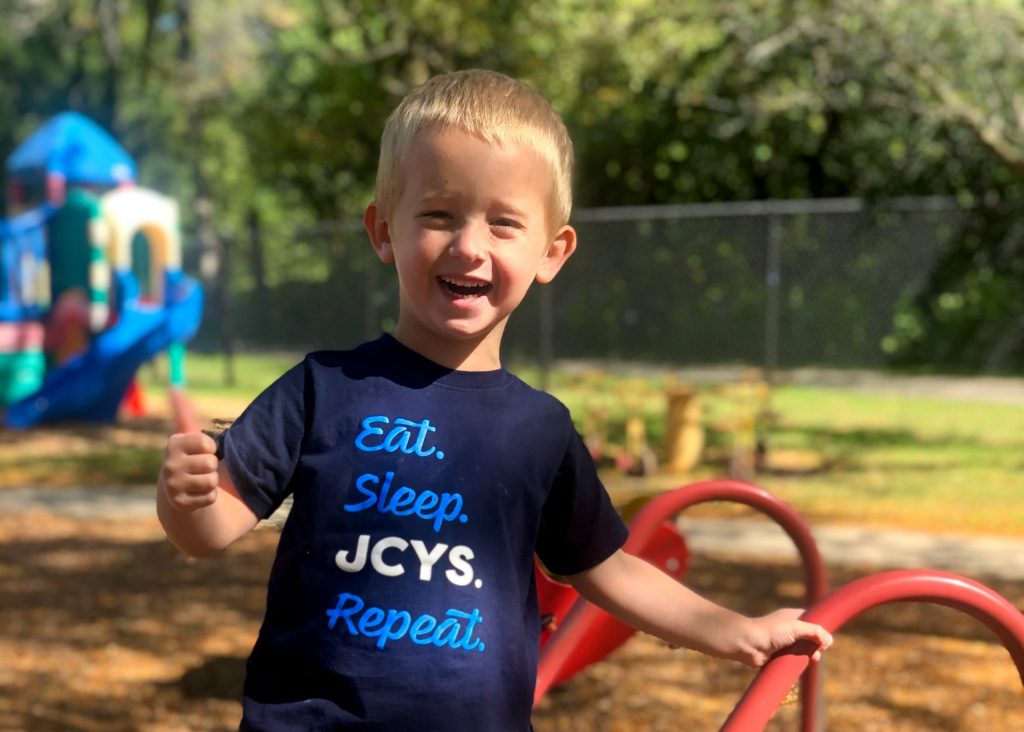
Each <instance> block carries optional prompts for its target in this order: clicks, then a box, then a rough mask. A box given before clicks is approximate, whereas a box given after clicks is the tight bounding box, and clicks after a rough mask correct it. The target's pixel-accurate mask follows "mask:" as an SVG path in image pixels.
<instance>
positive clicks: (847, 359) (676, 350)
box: [197, 198, 969, 373]
mask: <svg viewBox="0 0 1024 732" xmlns="http://www.w3.org/2000/svg"><path fill="white" fill-rule="evenodd" d="M968 215H969V212H968V211H966V210H965V209H963V208H961V207H960V206H958V205H957V204H956V202H955V201H953V200H951V199H946V198H914V199H892V200H883V201H877V202H866V201H863V200H860V199H830V200H822V199H817V200H807V201H766V202H751V203H735V204H697V205H673V206H646V207H629V208H604V209H591V210H581V211H578V212H576V214H575V215H574V218H573V224H574V226H575V227H576V229H577V231H578V233H579V248H578V250H577V253H576V255H575V256H574V257H573V258H572V259H571V260H570V261H569V263H568V264H567V265H566V267H565V269H563V271H562V273H561V274H560V275H559V276H558V278H557V279H556V280H555V282H554V283H553V284H552V285H549V286H546V287H540V286H536V287H534V288H533V289H532V290H531V292H530V294H529V295H528V296H527V298H526V300H525V301H524V303H523V305H522V306H521V308H520V310H519V311H518V312H517V313H516V314H515V315H514V316H513V317H512V320H511V321H510V325H509V328H508V331H507V335H506V339H505V346H504V348H505V356H506V358H507V359H510V360H513V361H516V362H520V363H521V362H533V363H540V364H542V365H544V364H549V363H551V361H552V360H553V359H614V360H626V361H642V362H649V363H657V364H672V365H701V364H705V365H706V364H747V365H755V366H762V367H764V368H765V369H766V370H767V371H768V372H769V373H770V372H771V371H772V370H774V369H776V368H791V367H801V366H824V367H862V368H871V367H879V366H883V365H885V363H886V357H887V354H886V349H885V343H886V337H887V335H888V334H890V333H891V331H892V329H893V319H894V316H895V314H896V312H897V310H898V308H899V306H900V304H901V303H904V302H906V301H907V300H908V299H909V298H912V297H913V296H914V295H915V294H917V293H918V292H919V291H920V289H921V288H922V286H923V285H924V284H925V282H926V280H927V277H928V275H929V273H930V272H931V271H932V269H933V267H934V265H935V264H936V262H937V261H938V260H939V258H940V257H941V255H942V254H943V253H944V252H945V251H946V249H947V248H949V247H951V246H955V244H956V242H957V237H958V235H959V232H960V231H961V230H962V228H963V226H964V223H965V221H966V217H967V216H968ZM256 238H258V239H260V240H262V241H263V242H264V243H263V244H262V246H260V247H259V250H265V251H267V252H275V253H276V255H275V257H270V256H266V257H262V258H261V259H260V263H261V268H257V267H255V266H252V267H249V266H247V254H248V255H251V254H252V253H253V252H254V251H256V250H254V249H253V247H252V246H251V245H250V246H249V247H248V248H247V247H245V246H244V245H243V246H237V247H235V248H234V251H235V255H234V258H233V267H235V268H236V274H235V276H234V280H233V281H234V282H235V283H236V284H240V287H236V288H235V291H234V292H233V293H232V295H231V296H230V297H229V298H228V300H227V303H226V307H227V308H229V309H230V315H231V317H230V319H229V322H231V323H232V324H233V326H232V327H233V330H234V332H233V333H232V334H230V335H231V338H232V340H233V341H235V342H236V343H237V344H238V345H239V346H240V347H243V348H245V349H250V350H289V351H305V350H313V349H317V348H339V347H348V346H351V345H354V344H356V343H358V342H360V341H362V340H364V339H366V338H369V337H375V336H376V335H377V334H379V333H380V332H381V331H382V330H387V329H388V328H390V327H391V326H392V325H393V324H394V322H395V318H396V317H397V310H398V306H397V303H398V297H397V286H396V283H395V279H394V275H393V272H392V271H391V270H390V269H388V268H386V267H384V266H382V265H381V264H380V263H379V262H378V261H377V260H376V258H375V256H374V254H373V252H372V250H371V248H370V246H369V244H368V242H367V241H366V236H365V234H364V233H363V231H362V228H361V226H359V225H358V223H356V222H340V223H330V224H321V225H318V226H317V227H314V228H310V229H306V230H304V231H301V232H297V233H294V232H293V233H289V232H283V231H269V230H267V231H261V232H259V234H258V237H255V236H254V239H256ZM275 239H276V240H277V241H273V240H275ZM250 244H251V243H250ZM281 244H284V246H281ZM264 260H265V261H264ZM257 269H262V270H265V271H266V272H267V273H268V275H267V277H266V281H265V282H259V281H258V278H254V277H253V276H252V274H251V272H255V271H256V270H257ZM219 320H220V319H216V318H214V319H211V318H208V319H207V321H208V324H207V326H204V330H203V332H202V333H201V337H200V340H199V342H198V344H197V345H198V347H200V348H203V347H204V346H206V347H207V348H209V347H211V346H212V345H213V344H215V343H217V342H218V340H219V339H220V338H221V336H222V334H220V333H217V332H216V331H217V327H216V325H217V321H219Z"/></svg>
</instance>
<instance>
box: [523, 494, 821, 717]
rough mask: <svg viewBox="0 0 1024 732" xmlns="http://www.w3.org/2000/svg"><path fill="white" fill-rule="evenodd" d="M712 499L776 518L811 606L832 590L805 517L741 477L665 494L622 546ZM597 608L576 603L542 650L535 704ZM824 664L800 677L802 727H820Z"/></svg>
mask: <svg viewBox="0 0 1024 732" xmlns="http://www.w3.org/2000/svg"><path fill="white" fill-rule="evenodd" d="M710 501H733V502H736V503H742V504H744V505H746V506H750V507H751V508H755V509H757V510H759V511H760V512H762V513H764V514H765V515H767V516H768V517H769V518H771V519H773V520H774V521H775V522H776V523H777V524H779V525H780V526H781V527H782V529H783V530H785V532H786V533H787V534H788V535H789V537H790V538H791V539H792V540H793V543H794V544H796V548H797V552H798V554H799V555H800V558H801V560H802V563H803V569H804V582H805V587H806V593H805V599H804V602H805V603H806V606H807V607H811V606H813V605H815V604H817V603H818V602H819V601H820V600H821V599H822V598H823V597H824V596H825V595H826V593H827V592H828V575H827V572H826V570H825V563H824V561H823V560H822V558H821V554H820V552H819V551H818V546H817V544H816V543H815V541H814V537H813V536H812V535H811V530H810V528H809V527H808V525H807V523H806V522H805V521H804V519H803V517H801V516H800V514H799V513H797V512H796V510H795V509H793V507H792V506H790V505H789V504H787V503H785V502H783V501H782V500H780V499H779V498H777V497H775V496H773V495H772V494H771V493H769V492H768V491H766V490H764V489H763V488H759V487H757V486H754V485H751V484H749V483H744V482H742V481H738V480H707V481H701V482H698V483H691V484H689V485H685V486H682V487H680V488H676V489H675V490H672V491H669V492H667V493H663V494H661V495H660V496H658V497H656V498H654V499H653V500H652V501H651V502H650V503H648V504H647V505H646V506H645V507H644V508H643V510H642V511H640V513H638V514H637V515H636V517H635V518H634V519H633V521H632V522H631V523H630V525H629V539H627V541H626V544H625V545H624V546H623V549H624V550H625V551H627V552H630V553H632V554H639V552H640V550H641V549H642V548H643V547H644V546H646V545H647V544H648V542H649V541H650V540H651V538H652V537H653V536H654V534H655V532H657V530H658V528H659V527H660V526H661V525H662V523H663V522H664V521H665V520H666V519H668V518H671V517H672V516H674V515H675V514H677V513H679V512H681V511H683V510H684V509H686V508H689V507H690V506H694V505H697V504H699V503H708V502H710ZM601 612H603V611H601V610H599V609H598V608H597V607H595V606H594V605H591V604H590V603H588V602H577V603H576V605H575V606H574V607H573V609H572V610H571V611H570V612H569V614H568V616H567V617H566V618H565V620H564V621H563V622H562V625H561V627H560V628H559V629H558V631H557V632H556V633H555V634H554V635H552V636H551V638H550V639H549V640H548V642H547V643H546V644H545V646H544V648H542V649H541V653H540V659H539V663H538V666H537V686H536V688H535V691H534V703H536V702H537V701H539V700H540V698H541V697H543V696H544V694H546V693H547V691H548V690H549V689H550V688H551V687H552V686H553V685H554V682H555V680H556V678H557V677H558V673H559V670H560V669H561V668H562V667H563V666H564V665H565V664H567V663H569V661H570V659H571V658H572V657H573V655H574V654H575V653H576V652H577V649H578V648H579V647H580V646H581V645H582V644H583V643H584V642H585V641H586V635H587V630H588V629H589V628H591V627H593V626H594V625H596V619H597V616H598V614H599V613H601ZM820 667H821V664H818V668H817V669H816V670H815V671H814V672H812V673H808V674H806V675H805V676H804V678H803V680H802V681H801V699H802V703H803V712H802V729H803V730H804V732H813V731H814V730H817V729H818V728H819V726H820V718H821V716H822V715H821V711H820V704H819V700H820V694H821V686H822V683H821V677H820Z"/></svg>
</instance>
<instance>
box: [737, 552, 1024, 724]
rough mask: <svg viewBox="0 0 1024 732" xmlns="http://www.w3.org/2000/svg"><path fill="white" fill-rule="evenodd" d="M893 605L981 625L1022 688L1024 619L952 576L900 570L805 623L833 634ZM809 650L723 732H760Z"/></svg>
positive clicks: (850, 588)
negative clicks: (921, 605)
mask: <svg viewBox="0 0 1024 732" xmlns="http://www.w3.org/2000/svg"><path fill="white" fill-rule="evenodd" d="M891 602H928V603H934V604H938V605H945V606H947V607H951V608H954V609H956V610H959V611H961V612H963V613H966V614H967V615H970V616H971V617H973V618H975V619H976V620H979V621H981V622H982V623H983V624H984V625H985V626H986V627H988V628H989V630H991V631H992V632H993V633H995V634H996V636H997V637H998V638H999V640H1000V641H1002V643H1003V645H1004V646H1005V647H1006V649H1007V650H1008V651H1009V652H1010V656H1011V658H1012V659H1013V662H1014V663H1015V664H1016V665H1017V672H1018V673H1019V674H1020V677H1021V683H1022V684H1024V614H1022V613H1021V611H1020V610H1018V609H1017V608H1016V607H1014V606H1013V605H1012V604H1011V603H1010V602H1009V600H1007V599H1006V598H1004V597H1003V596H1002V595H1000V594H998V593H997V592H995V591H993V590H991V589H989V588H988V587H985V586H984V585H982V584H979V583H977V582H975V581H974V580H971V579H967V578H965V577H961V576H959V575H956V574H951V573H948V572H938V571H930V570H897V571H892V572H882V573H879V574H875V575H871V576H869V577H864V578H862V579H859V580H856V581H854V582H851V583H850V584H848V585H845V586H844V587H842V588H840V589H838V590H836V591H835V592H834V593H833V594H831V595H830V596H829V597H828V598H826V599H825V600H824V601H823V602H821V603H819V604H817V605H815V606H814V607H812V608H811V609H810V610H809V611H808V612H807V614H806V618H807V620H809V621H811V622H815V623H820V624H821V625H823V626H824V627H825V628H826V629H827V630H828V631H829V632H830V633H835V632H836V631H838V630H839V629H840V628H842V627H843V625H845V624H846V623H847V622H848V621H849V620H850V619H852V618H854V617H856V616H857V615H860V614H861V613H863V612H865V611H866V610H869V609H871V608H873V607H876V606H878V605H883V604H886V603H891ZM813 651H814V649H813V648H812V647H811V644H809V643H807V642H801V643H797V644H796V645H794V646H793V647H792V648H790V649H788V650H787V651H785V652H783V653H780V654H778V655H776V656H775V657H774V658H772V660H771V661H769V662H768V664H767V665H766V666H765V667H764V668H762V669H761V671H760V672H759V673H758V675H757V676H756V677H755V678H754V681H753V683H751V685H750V687H749V688H748V689H747V691H746V693H745V694H744V695H743V698H742V699H740V702H739V704H737V705H736V708H735V709H734V710H733V712H732V714H731V715H730V716H729V718H728V719H727V720H726V722H725V725H724V726H723V727H722V728H721V732H760V730H763V729H764V727H765V725H766V724H768V721H769V720H770V719H771V717H772V715H773V714H774V713H775V711H776V709H778V707H779V704H780V703H781V702H782V700H783V698H784V697H785V696H786V693H787V692H788V691H789V689H791V688H792V686H793V684H794V683H795V682H796V680H797V678H798V677H799V676H800V675H801V674H802V673H804V671H805V669H807V667H808V664H809V663H810V654H811V653H813Z"/></svg>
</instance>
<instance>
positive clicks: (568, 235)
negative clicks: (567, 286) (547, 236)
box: [535, 226, 576, 285]
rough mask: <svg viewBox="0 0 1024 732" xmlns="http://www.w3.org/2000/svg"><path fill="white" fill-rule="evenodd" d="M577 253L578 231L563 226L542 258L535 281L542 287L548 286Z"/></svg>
mask: <svg viewBox="0 0 1024 732" xmlns="http://www.w3.org/2000/svg"><path fill="white" fill-rule="evenodd" d="M575 251H576V230H575V229H574V228H572V227H571V226H563V227H562V228H561V229H559V230H558V232H557V233H556V234H555V238H554V240H553V241H552V242H551V245H550V246H549V247H548V250H547V252H545V253H544V256H543V257H541V260H540V266H538V267H537V275H536V277H535V279H536V280H537V282H539V283H541V284H542V285H546V284H547V283H549V282H551V280H553V279H555V275H557V274H558V271H559V270H560V269H562V265H563V264H565V262H566V260H567V259H569V257H571V256H572V253H573V252H575Z"/></svg>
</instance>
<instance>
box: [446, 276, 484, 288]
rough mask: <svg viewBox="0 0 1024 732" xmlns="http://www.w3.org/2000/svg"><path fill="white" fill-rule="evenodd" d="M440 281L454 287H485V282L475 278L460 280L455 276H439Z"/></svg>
mask: <svg viewBox="0 0 1024 732" xmlns="http://www.w3.org/2000/svg"><path fill="white" fill-rule="evenodd" d="M440 279H441V281H442V282H444V283H445V284H448V285H455V286H456V287H476V288H478V289H479V288H484V287H487V283H486V282H479V281H477V280H460V279H457V278H455V277H441V278H440Z"/></svg>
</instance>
